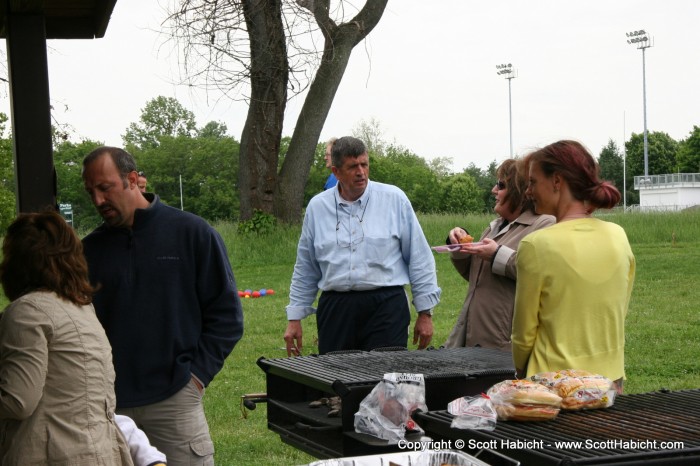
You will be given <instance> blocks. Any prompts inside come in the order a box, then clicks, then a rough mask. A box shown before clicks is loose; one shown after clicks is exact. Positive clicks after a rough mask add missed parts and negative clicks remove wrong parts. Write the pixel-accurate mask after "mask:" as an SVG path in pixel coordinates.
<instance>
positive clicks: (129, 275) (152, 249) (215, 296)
mask: <svg viewBox="0 0 700 466" xmlns="http://www.w3.org/2000/svg"><path fill="white" fill-rule="evenodd" d="M83 182H84V184H85V189H86V191H87V192H88V194H89V195H90V197H91V199H92V202H93V204H94V205H95V207H96V208H97V210H98V212H99V213H100V215H101V216H102V218H103V220H104V223H103V224H102V225H100V226H99V227H98V228H96V229H95V230H94V231H93V232H92V233H90V234H89V235H88V236H86V237H85V238H84V240H83V246H84V250H85V256H86V258H87V261H88V266H89V271H90V279H91V281H92V282H93V284H94V285H98V286H99V287H100V288H99V290H98V291H97V293H96V294H95V297H94V301H93V302H94V305H95V310H96V312H97V317H98V318H99V319H100V322H102V325H103V326H104V328H105V330H106V332H107V336H108V337H109V340H110V343H111V345H112V354H113V360H114V368H115V371H116V374H117V377H116V383H115V389H116V394H117V412H118V413H119V414H124V415H127V416H129V417H131V418H132V419H134V421H135V422H136V424H137V425H138V426H139V427H140V428H141V429H142V430H143V431H144V432H145V433H146V435H147V436H148V438H149V440H150V441H151V442H152V443H153V445H154V446H156V447H157V448H158V449H159V450H160V451H162V452H163V453H165V455H166V457H167V460H168V464H169V465H174V464H202V465H213V464H214V462H213V461H214V460H213V454H214V446H213V443H212V441H211V437H210V435H209V427H208V425H207V421H206V418H205V416H204V409H203V405H202V396H203V395H204V387H206V386H207V385H208V384H209V383H210V382H211V380H212V379H213V378H214V376H215V375H216V374H217V373H218V372H219V371H220V370H221V368H222V366H223V364H224V360H225V359H226V357H227V356H228V355H229V353H230V352H231V351H232V350H233V347H234V346H235V344H236V343H237V342H238V340H240V338H241V336H242V335H243V313H242V310H241V302H240V299H239V298H238V291H237V289H236V283H235V279H234V276H233V272H232V271H231V266H230V264H229V261H228V254H227V252H226V247H225V246H224V243H223V241H222V239H221V237H220V236H219V234H218V233H217V232H216V231H215V230H214V229H213V228H212V227H211V226H210V225H209V224H208V223H207V222H206V221H204V220H203V219H201V218H199V217H197V216H196V215H193V214H190V213H187V212H182V211H180V210H178V209H175V208H172V207H169V206H167V205H165V204H163V203H161V202H160V200H159V198H158V196H156V195H154V194H151V193H141V192H140V191H139V189H138V184H137V183H138V174H137V171H136V163H135V162H134V159H133V157H132V156H131V155H130V154H129V153H128V152H126V151H124V150H122V149H119V148H115V147H100V148H98V149H95V150H94V151H93V152H91V153H90V154H88V155H87V156H86V157H85V159H84V160H83Z"/></svg>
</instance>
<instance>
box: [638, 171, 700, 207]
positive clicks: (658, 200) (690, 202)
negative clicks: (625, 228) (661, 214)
mask: <svg viewBox="0 0 700 466" xmlns="http://www.w3.org/2000/svg"><path fill="white" fill-rule="evenodd" d="M634 189H637V190H639V209H640V210H682V209H686V208H688V207H692V206H696V205H700V173H672V174H669V175H649V177H646V178H645V177H644V176H635V177H634Z"/></svg>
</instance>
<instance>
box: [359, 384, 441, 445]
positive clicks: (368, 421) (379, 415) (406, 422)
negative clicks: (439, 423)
mask: <svg viewBox="0 0 700 466" xmlns="http://www.w3.org/2000/svg"><path fill="white" fill-rule="evenodd" d="M417 409H420V410H422V411H427V410H428V407H427V405H426V404H425V381H424V379H423V374H406V373H397V372H392V373H388V374H384V378H383V380H382V381H381V382H379V383H378V384H377V385H376V386H375V387H374V388H373V389H372V391H371V392H370V394H369V395H367V396H366V397H365V399H364V400H362V402H360V408H359V410H358V412H356V413H355V432H358V433H361V434H368V435H372V436H374V437H377V438H381V439H384V440H387V441H388V442H389V444H397V443H398V442H399V441H400V440H403V439H405V438H406V434H407V433H408V432H411V433H416V434H421V435H422V434H424V433H425V432H424V431H423V429H421V428H420V427H419V426H418V424H416V422H415V421H414V420H413V419H412V418H411V415H412V414H413V412H414V411H416V410H417Z"/></svg>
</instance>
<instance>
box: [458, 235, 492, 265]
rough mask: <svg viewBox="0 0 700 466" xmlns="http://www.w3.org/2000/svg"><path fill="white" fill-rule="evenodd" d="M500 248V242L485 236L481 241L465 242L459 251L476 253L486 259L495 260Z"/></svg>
mask: <svg viewBox="0 0 700 466" xmlns="http://www.w3.org/2000/svg"><path fill="white" fill-rule="evenodd" d="M497 250H498V243H497V242H495V241H494V240H492V239H491V238H484V239H482V240H481V241H479V243H477V244H474V243H465V244H464V245H463V246H462V249H460V250H459V252H466V253H468V254H474V255H475V256H478V257H479V258H481V259H483V260H485V261H491V260H493V256H495V255H496V251H497Z"/></svg>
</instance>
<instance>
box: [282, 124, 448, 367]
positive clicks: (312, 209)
mask: <svg viewBox="0 0 700 466" xmlns="http://www.w3.org/2000/svg"><path fill="white" fill-rule="evenodd" d="M332 158H333V166H332V167H331V170H332V171H333V174H335V176H336V177H337V179H338V184H337V185H336V186H335V187H334V188H332V189H328V190H326V191H324V192H322V193H320V194H317V195H316V196H314V197H313V198H312V199H311V201H310V202H309V205H308V206H307V208H306V215H305V216H304V224H303V227H302V232H301V237H300V238H299V245H298V248H297V260H296V264H295V266H294V273H293V275H292V283H291V287H290V292H289V299H290V302H289V305H288V306H287V309H286V310H287V320H288V321H289V323H288V325H287V330H286V331H285V334H284V340H285V342H286V347H287V354H288V355H290V356H291V355H300V354H301V351H302V325H301V319H303V318H304V317H306V316H308V315H310V314H313V313H316V321H317V328H318V340H319V343H318V346H319V353H320V354H324V353H327V352H330V351H340V350H348V349H359V350H371V349H374V348H379V347H388V346H402V347H407V343H408V328H409V325H410V321H411V316H410V306H409V303H408V295H407V293H406V291H405V289H404V285H407V284H410V285H411V292H412V295H413V305H414V307H415V308H416V311H417V312H418V313H419V314H418V317H417V319H416V324H415V328H414V332H413V343H414V344H416V343H417V344H418V348H419V349H424V348H426V347H427V346H428V345H429V344H430V341H431V339H432V335H433V322H432V308H433V307H435V305H437V304H438V302H439V301H440V292H441V290H440V288H439V287H438V285H437V276H436V273H435V260H434V258H433V254H432V251H431V250H430V247H429V246H428V242H427V241H426V239H425V236H424V235H423V230H422V229H421V227H420V224H419V223H418V219H417V217H416V215H415V213H414V211H413V208H412V207H411V203H410V201H409V200H408V198H407V197H406V195H405V194H404V192H403V191H401V190H400V189H399V188H397V187H396V186H392V185H387V184H383V183H377V182H372V181H370V180H369V157H368V155H367V150H366V148H365V145H364V143H363V142H362V141H360V140H359V139H356V138H353V137H349V136H347V137H343V138H340V139H338V140H336V141H335V144H334V145H333V149H332ZM319 289H320V290H321V297H320V298H319V302H318V309H314V307H313V303H314V301H315V300H316V296H317V294H318V290H319Z"/></svg>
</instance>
